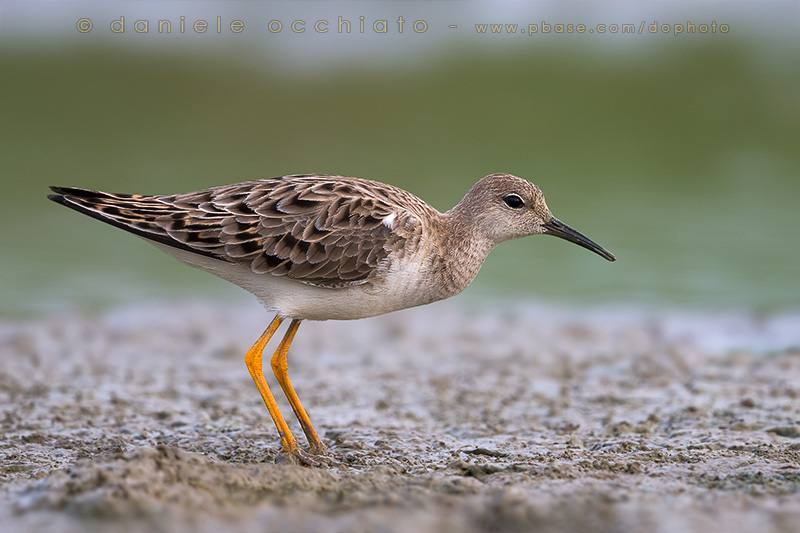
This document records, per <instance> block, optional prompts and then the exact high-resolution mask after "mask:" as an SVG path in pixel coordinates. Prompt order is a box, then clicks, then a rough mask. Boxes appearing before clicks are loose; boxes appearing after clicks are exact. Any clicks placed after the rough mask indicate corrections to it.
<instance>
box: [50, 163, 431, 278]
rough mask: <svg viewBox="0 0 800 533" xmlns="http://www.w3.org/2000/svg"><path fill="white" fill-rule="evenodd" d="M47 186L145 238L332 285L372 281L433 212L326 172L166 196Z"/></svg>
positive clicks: (389, 191) (399, 194) (398, 192)
mask: <svg viewBox="0 0 800 533" xmlns="http://www.w3.org/2000/svg"><path fill="white" fill-rule="evenodd" d="M52 189H53V191H54V192H56V193H57V194H56V195H51V196H50V198H51V199H52V200H54V201H57V202H59V203H61V204H64V205H66V206H68V207H71V208H73V209H76V210H78V211H81V212H83V213H85V214H87V215H90V216H92V217H94V218H97V219H99V220H102V221H104V222H107V223H109V224H112V225H114V226H117V227H120V228H122V229H125V230H127V231H129V232H132V233H135V234H137V235H139V236H141V237H144V238H145V239H148V240H151V241H154V242H158V243H160V244H164V245H167V246H171V247H174V248H178V249H182V250H186V251H189V252H193V253H197V254H201V255H205V256H210V257H214V258H217V259H220V260H223V261H227V262H229V263H234V264H239V265H242V266H247V267H249V268H251V269H252V270H253V272H256V273H270V274H273V275H276V276H285V277H287V278H290V279H294V280H297V281H300V282H304V283H308V284H312V285H317V286H321V287H330V288H335V287H343V286H348V285H357V284H361V283H366V282H367V281H369V277H370V275H371V274H372V273H373V272H374V271H375V270H376V268H378V266H379V265H380V264H381V262H382V261H383V260H384V259H385V258H386V257H387V255H388V254H389V250H390V249H397V250H400V251H402V249H403V247H404V246H405V245H406V244H407V243H408V241H409V240H412V241H417V242H418V240H419V238H420V235H421V231H422V228H421V226H422V220H423V218H424V217H423V216H421V215H423V214H424V211H426V210H432V208H431V207H430V206H428V205H427V204H425V203H424V202H423V201H422V200H420V199H419V198H417V197H416V196H414V195H412V194H410V193H408V192H406V191H404V190H402V189H399V188H396V187H392V186H389V185H384V184H381V183H378V182H373V181H369V180H363V179H359V178H346V177H342V176H325V175H296V176H285V177H282V178H273V179H265V180H257V181H250V182H244V183H239V184H235V185H227V186H222V187H214V188H211V189H205V190H202V191H197V192H192V193H186V194H176V195H170V196H143V195H128V194H111V193H104V192H97V191H88V190H85V189H77V188H68V187H52ZM412 244H416V243H412Z"/></svg>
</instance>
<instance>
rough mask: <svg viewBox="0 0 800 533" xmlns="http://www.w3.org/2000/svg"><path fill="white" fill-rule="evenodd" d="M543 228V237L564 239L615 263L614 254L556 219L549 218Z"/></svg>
mask: <svg viewBox="0 0 800 533" xmlns="http://www.w3.org/2000/svg"><path fill="white" fill-rule="evenodd" d="M544 228H545V231H544V233H545V235H555V236H556V237H561V238H562V239H566V240H568V241H570V242H574V243H575V244H577V245H578V246H583V247H584V248H586V249H587V250H591V251H593V252H594V253H596V254H597V255H599V256H601V257H603V258H605V259H607V260H609V261H616V260H617V258H616V257H614V254H612V253H611V252H609V251H608V250H606V249H605V248H603V247H602V246H600V245H599V244H597V243H596V242H594V241H593V240H591V239H590V238H589V237H587V236H586V235H584V234H583V233H581V232H580V231H576V230H574V229H572V228H570V227H569V226H567V225H566V224H564V223H563V222H561V221H560V220H558V219H557V218H556V217H553V218H551V219H550V220H548V221H547V222H545V223H544Z"/></svg>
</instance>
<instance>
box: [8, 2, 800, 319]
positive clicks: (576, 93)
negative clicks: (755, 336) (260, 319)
mask: <svg viewBox="0 0 800 533" xmlns="http://www.w3.org/2000/svg"><path fill="white" fill-rule="evenodd" d="M135 4H138V6H136V8H137V9H139V10H140V11H139V12H128V11H126V9H132V8H131V6H132V5H135ZM167 4H169V5H170V6H171V9H172V11H169V12H168V13H167V14H166V15H165V14H163V13H160V12H158V9H159V8H158V7H154V5H150V4H147V3H141V4H140V3H127V4H113V3H112V4H111V5H112V6H113V7H111V8H109V7H107V6H108V4H104V6H106V7H105V8H104V9H102V10H101V9H100V8H99V7H97V5H98V4H93V3H85V4H82V3H77V5H76V6H73V8H71V9H70V10H66V11H59V12H57V13H55V14H53V15H52V17H51V18H50V19H49V22H48V24H47V25H46V27H45V28H44V29H43V30H42V31H41V32H38V33H36V32H33V33H32V34H31V33H30V32H28V33H26V31H25V28H26V27H27V28H30V27H31V26H30V25H31V24H33V27H34V28H35V27H36V24H37V23H36V22H31V21H30V20H27V19H24V17H21V15H20V13H24V10H25V9H26V8H24V7H21V6H20V5H17V6H16V11H15V10H13V9H12V10H10V11H9V9H8V7H7V6H6V8H5V11H4V12H3V15H4V16H3V18H2V26H0V30H2V32H1V33H0V72H1V73H2V83H0V109H2V116H1V118H0V120H2V123H1V124H0V138H2V143H0V162H2V163H1V164H0V172H2V179H3V184H4V188H3V192H2V196H0V205H2V209H0V251H1V252H2V255H0V268H1V269H2V276H3V281H2V285H3V288H2V294H0V312H2V313H3V314H6V315H20V314H28V313H37V312H43V311H50V310H54V309H64V308H70V307H73V306H78V307H80V308H90V309H91V308H97V307H98V306H107V305H118V304H121V303H125V302H130V301H136V302H142V301H153V300H163V299H167V298H195V297H200V298H205V297H210V298H238V297H241V294H243V293H242V291H240V290H239V289H236V288H235V287H232V286H229V285H228V284H227V282H224V281H222V280H218V279H216V278H214V277H213V276H211V275H209V274H206V273H203V272H200V271H195V270H193V269H189V268H187V267H185V266H183V265H181V264H179V263H178V262H176V261H174V260H173V259H171V258H169V257H167V256H166V255H164V254H163V253H161V252H160V251H158V250H157V249H155V248H154V247H151V246H149V245H147V244H146V243H144V242H142V241H140V240H139V239H137V238H135V237H133V236H131V235H127V234H125V233H123V232H121V231H119V230H117V229H115V228H112V227H109V226H105V225H103V224H100V223H98V222H97V221H95V220H92V219H90V218H88V217H85V216H82V215H79V214H77V213H74V212H71V211H68V210H66V209H64V208H63V207H60V206H58V205H56V204H54V203H51V202H48V201H47V200H46V198H45V195H46V194H47V192H48V190H47V186H48V185H56V184H57V185H74V186H82V187H88V188H95V189H104V190H110V191H115V192H136V193H165V194H166V193H174V192H184V191H190V190H196V189H200V188H204V187H209V186H213V185H221V184H227V183H234V182H237V181H243V180H249V179H254V178H260V177H273V176H280V175H283V174H289V173H309V172H319V173H331V174H344V175H352V176H361V177H368V178H372V179H377V180H379V181H384V182H387V183H392V184H394V185H398V186H400V187H403V188H405V189H407V190H409V191H411V192H413V193H415V194H417V195H418V196H420V197H422V198H424V199H426V200H427V201H429V202H430V203H431V204H432V205H433V206H434V207H436V208H438V209H440V210H443V211H444V210H447V209H449V208H450V207H452V206H453V205H454V204H455V203H457V202H458V201H459V200H460V198H461V197H462V196H463V195H464V193H465V192H466V191H467V190H468V189H469V187H470V186H471V185H472V184H473V183H474V182H475V181H476V180H477V179H479V178H480V177H482V176H484V175H486V174H489V173H492V172H510V173H514V174H517V175H519V176H522V177H525V178H527V179H529V180H531V181H533V182H535V183H536V184H537V185H539V186H540V187H541V188H542V189H543V190H544V192H545V194H546V197H547V200H548V204H549V206H550V208H551V210H552V211H553V213H554V214H555V215H556V216H557V217H559V218H560V219H561V220H563V221H564V222H566V223H568V224H570V225H571V226H573V227H575V228H576V229H578V230H580V231H582V232H583V233H585V234H587V235H588V236H589V237H590V238H592V239H594V240H595V241H597V242H599V243H600V244H602V245H603V246H605V247H606V248H608V249H609V250H611V251H612V252H614V253H615V254H616V255H617V257H618V261H617V262H616V263H607V262H605V261H603V260H602V259H601V258H599V257H597V256H595V255H593V254H591V253H589V252H587V251H586V250H583V249H580V248H578V247H576V246H573V245H569V244H567V243H566V242H564V241H560V240H557V239H553V238H549V237H535V238H528V239H522V240H518V241H512V242H508V243H504V244H503V245H501V246H500V247H498V248H497V249H496V250H495V251H494V252H493V253H492V255H491V256H490V258H489V260H488V261H487V262H486V264H485V265H484V268H483V270H482V271H481V274H480V275H479V276H478V279H477V280H476V281H475V283H474V284H473V286H472V288H471V289H470V290H469V291H467V295H466V296H464V298H465V299H464V300H463V301H464V302H478V303H481V302H485V301H489V302H499V301H503V300H504V299H506V298H514V299H530V300H536V301H539V302H558V303H561V304H566V305H605V304H612V305H616V304H622V305H635V306H647V307H669V308H679V309H710V310H729V309H743V310H752V311H756V312H762V311H763V312H774V311H783V310H787V309H797V307H798V303H800V276H799V275H798V271H799V270H800V268H799V267H800V246H798V244H800V239H798V236H797V228H798V227H799V226H800V214H799V212H800V211H799V210H798V206H797V204H798V199H799V198H800V179H798V178H799V177H800V53H799V52H798V47H797V46H796V40H795V41H792V40H791V39H789V40H788V43H789V44H787V41H786V37H785V36H781V35H778V34H779V33H780V32H773V31H771V29H770V27H769V24H768V23H769V22H770V21H771V20H772V19H773V18H774V21H775V23H776V24H777V23H778V22H780V20H781V19H785V17H783V16H782V12H781V11H780V10H776V11H775V12H774V13H770V12H769V6H770V4H765V7H764V10H765V11H764V12H762V14H761V15H762V17H763V20H762V21H761V22H762V24H761V26H760V27H756V25H754V24H751V25H750V26H748V20H747V19H746V17H741V16H740V18H739V19H737V18H736V14H735V13H732V14H729V15H728V17H727V18H726V16H725V15H726V13H724V12H723V13H714V14H713V16H712V15H707V14H700V15H692V16H696V17H698V18H697V22H698V23H699V22H701V21H702V20H705V21H710V20H711V19H713V18H716V20H721V19H723V20H730V21H731V22H730V25H731V31H730V32H728V33H727V34H724V35H723V34H719V33H717V34H714V35H711V34H707V35H694V36H687V37H686V38H680V37H674V36H670V35H636V36H625V37H622V36H617V37H615V38H612V37H610V36H609V37H608V38H607V39H606V38H601V37H599V36H582V37H580V38H577V37H574V36H572V37H570V36H563V38H561V37H556V36H552V38H550V37H551V36H548V37H547V38H545V37H541V38H539V37H536V38H535V39H534V38H532V37H530V36H525V37H524V38H521V36H518V35H484V36H478V35H476V34H475V32H474V31H471V28H474V23H477V22H502V23H505V22H517V23H520V24H527V23H529V22H539V21H540V20H541V18H542V17H541V16H540V15H538V14H537V13H536V12H535V11H533V12H531V11H526V12H525V13H519V12H517V11H514V10H511V11H506V12H503V11H502V10H500V9H499V8H498V10H497V11H492V12H491V16H490V15H489V14H486V13H485V12H483V11H480V10H478V11H473V12H467V13H466V14H465V13H463V12H460V13H459V14H458V15H456V14H455V11H454V10H457V9H458V8H457V6H456V5H455V4H456V3H450V2H445V3H438V4H436V9H435V10H434V11H432V12H423V13H421V14H417V15H415V10H423V9H428V8H424V7H423V6H422V5H421V4H418V3H413V4H408V3H390V2H387V3H383V4H381V5H380V6H379V7H377V8H376V7H375V4H372V5H371V6H370V8H369V9H371V10H372V11H368V16H367V20H368V21H369V20H374V19H380V18H387V19H389V20H390V21H391V20H394V19H395V18H396V17H397V14H398V13H405V19H406V20H407V21H413V20H415V19H418V18H426V20H427V22H428V25H429V29H428V31H427V32H426V33H425V34H423V35H413V34H404V35H403V36H398V35H394V36H389V38H388V39H387V42H388V43H390V44H389V45H388V46H387V45H385V43H381V42H379V41H376V39H377V37H376V36H374V35H364V36H359V35H349V36H347V35H344V36H343V35H334V34H330V35H327V36H320V35H304V36H298V35H289V34H287V33H286V32H283V33H281V34H280V35H275V36H273V35H270V34H269V33H268V32H267V30H266V29H264V27H258V25H257V24H256V22H258V23H261V24H262V26H263V22H264V21H265V20H269V19H270V18H273V17H274V16H278V17H279V18H282V20H283V23H284V24H286V22H287V21H291V20H292V19H293V18H296V17H297V16H298V15H293V14H292V12H291V9H292V8H291V7H290V6H288V5H287V4H286V3H281V4H280V6H281V9H282V10H283V11H280V12H279V14H278V15H270V14H266V13H261V12H258V11H257V9H260V8H258V7H254V6H252V5H250V6H246V7H242V8H241V9H242V10H244V15H241V14H239V15H238V18H243V19H244V20H245V21H246V23H247V24H248V26H247V29H246V32H245V34H244V36H242V38H241V39H239V38H233V37H230V36H228V37H225V36H222V37H214V36H203V38H197V37H196V36H186V37H182V36H164V35H161V36H159V35H135V34H133V33H132V32H131V31H126V33H125V35H119V36H113V35H110V34H109V32H108V31H107V26H108V22H109V21H110V20H112V19H114V18H117V16H118V15H124V14H126V13H128V20H129V26H130V21H132V20H135V19H137V18H149V19H150V20H151V21H152V20H155V19H158V18H171V19H172V20H173V21H174V20H176V19H177V18H178V14H183V15H185V16H186V18H187V19H188V20H192V19H195V18H207V19H209V20H211V19H212V15H216V14H217V12H219V14H225V15H226V17H227V18H228V19H230V18H237V16H234V14H231V10H233V11H235V8H236V6H241V5H242V4H241V3H239V4H237V3H231V4H227V5H226V4H222V3H219V4H215V3H211V4H205V9H206V11H204V12H203V13H200V14H196V13H193V12H192V9H193V8H192V7H191V5H189V4H185V3H167ZM302 4H303V6H304V7H303V8H302V9H304V10H306V11H309V12H312V11H313V10H314V9H317V8H319V9H323V7H321V6H322V5H321V4H318V3H313V2H308V3H305V2H304V3H302ZM366 4H367V3H356V4H344V3H343V4H340V5H339V4H336V3H333V4H330V3H328V4H326V5H325V6H324V10H325V11H324V12H323V13H322V15H318V16H313V14H311V15H303V16H306V17H307V18H308V19H309V20H313V19H316V18H328V19H330V20H332V21H335V20H336V16H337V13H343V14H344V15H345V16H346V17H347V18H350V19H351V20H353V21H356V20H357V19H358V16H359V13H361V12H363V11H364V10H365V9H367V8H366V7H364V6H365V5H366ZM176 5H178V7H179V8H180V9H182V11H180V13H179V12H178V11H175V9H177V8H176V7H175V6H176ZM543 5H544V4H543ZM546 5H547V6H551V7H552V5H553V4H546ZM209 6H210V7H209ZM231 6H233V7H231ZM332 6H333V7H332ZM359 6H361V7H359ZM637 6H638V7H637V9H638V10H640V11H641V12H637V13H634V14H632V13H627V14H626V16H625V17H622V14H617V15H615V14H611V15H607V17H606V18H609V17H612V16H618V17H622V18H626V20H628V19H634V20H639V19H642V20H647V21H648V22H651V21H653V20H657V17H658V16H661V20H663V21H664V22H668V21H669V20H667V19H664V18H663V17H664V15H663V14H661V13H659V12H658V11H657V10H656V7H653V6H650V7H648V5H647V4H641V5H638V4H637ZM162 9H163V8H162ZM248 9H249V11H248ZM376 9H378V10H383V11H382V12H376V11H375V10H376ZM647 9H651V11H649V12H648V11H647ZM98 10H99V11H98ZM142 10H144V12H143V13H142V12H141V11H142ZM147 10H151V12H147ZM209 10H210V15H209ZM215 10H216V11H215ZM254 10H255V11H254ZM376 13H377V14H376ZM381 13H383V15H382V14H381ZM548 13H550V14H549V16H548V19H549V20H553V21H554V22H557V21H558V20H563V21H565V22H570V21H571V20H576V19H577V20H576V21H580V20H582V19H580V17H581V16H582V15H581V13H579V12H568V13H562V14H561V15H553V14H552V13H551V12H548ZM81 16H83V17H92V20H93V22H94V25H95V27H94V29H93V31H92V32H91V33H89V34H79V33H78V32H77V31H76V30H75V24H76V20H78V18H79V17H81ZM671 16H672V17H673V19H674V20H675V21H676V22H678V21H682V20H684V19H686V18H687V16H688V15H687V14H683V13H677V14H675V13H673V14H672V15H671ZM448 17H449V18H448ZM559 17H560V18H559ZM451 19H452V20H458V27H459V28H458V30H448V28H447V23H448V21H449V20H451ZM701 19H702V20H701ZM25 20H27V22H24V21H25ZM587 20H591V17H588V15H587ZM661 20H660V21H659V23H661ZM20 21H23V22H24V24H23V22H20ZM611 22H613V20H612V21H611ZM783 22H784V23H785V20H784V21H783ZM17 23H19V24H21V25H22V26H23V29H19V28H18V27H17V28H15V27H14V25H15V24H17ZM368 23H369V22H368ZM25 24H28V26H25ZM152 24H153V22H151V25H152ZM470 25H472V26H470ZM331 27H333V23H332V24H331ZM54 28H55V29H54ZM56 29H57V30H58V31H56ZM45 30H46V31H45ZM59 32H60V33H59ZM206 37H208V38H206ZM358 38H363V40H362V41H359V40H358ZM181 39H184V40H181ZM270 39H273V40H270ZM302 39H305V40H302ZM337 39H338V40H337Z"/></svg>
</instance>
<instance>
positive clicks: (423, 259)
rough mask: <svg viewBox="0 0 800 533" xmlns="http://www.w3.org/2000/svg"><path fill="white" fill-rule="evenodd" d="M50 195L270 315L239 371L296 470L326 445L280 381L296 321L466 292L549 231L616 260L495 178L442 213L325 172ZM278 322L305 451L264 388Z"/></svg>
mask: <svg viewBox="0 0 800 533" xmlns="http://www.w3.org/2000/svg"><path fill="white" fill-rule="evenodd" d="M50 189H51V190H52V192H53V193H55V194H51V195H48V198H49V199H50V200H53V201H55V202H57V203H59V204H62V205H64V206H66V207H69V208H71V209H74V210H76V211H78V212H80V213H83V214H86V215H88V216H90V217H93V218H96V219H98V220H101V221H102V222H105V223H107V224H110V225H112V226H116V227H118V228H121V229H123V230H125V231H128V232H130V233H133V234H134V235H137V236H139V237H141V238H143V239H145V240H146V241H148V242H149V243H151V244H153V245H155V246H156V247H158V248H160V249H161V250H163V251H164V252H166V253H168V254H169V255H172V256H173V257H175V258H176V259H178V260H179V261H182V262H184V263H186V264H188V265H190V266H193V267H197V268H199V269H202V270H205V271H208V272H210V273H212V274H215V275H217V276H219V277H221V278H224V279H226V280H228V281H230V282H232V283H234V284H236V285H238V286H240V287H242V288H244V289H245V290H247V291H249V292H250V293H252V294H253V295H255V296H256V298H257V299H258V300H259V301H260V303H261V304H262V305H263V306H264V307H265V308H266V309H267V310H268V311H269V312H271V313H273V314H274V315H275V316H274V318H273V319H272V321H271V322H270V323H269V325H268V326H267V328H266V329H265V330H264V332H263V333H262V334H261V336H260V337H259V338H258V340H257V341H256V342H255V344H253V346H252V347H251V348H250V349H249V350H248V351H247V353H246V354H245V364H246V366H247V368H248V370H249V372H250V375H251V377H252V379H253V381H254V382H255V385H256V387H257V389H258V391H259V393H260V394H261V398H262V399H263V401H264V404H265V405H266V407H267V410H268V411H269V414H270V416H271V418H272V420H273V422H274V423H275V426H276V428H277V431H278V434H279V436H280V445H281V454H280V455H282V456H285V457H287V458H289V459H290V460H292V461H295V462H299V463H300V464H305V465H313V464H316V463H315V461H314V457H321V456H325V455H326V454H327V449H326V446H325V444H324V443H323V442H322V440H321V439H320V438H319V436H318V435H317V432H316V430H315V429H314V426H313V425H312V424H311V420H310V419H309V416H308V414H307V413H306V411H305V409H304V408H303V406H302V404H301V403H300V399H299V398H298V396H297V393H296V392H295V390H294V387H293V386H292V383H291V381H290V380H289V374H288V361H287V352H288V350H289V347H290V345H291V344H292V341H293V339H294V336H295V334H296V332H297V329H298V327H299V325H300V323H301V322H302V321H303V320H311V321H314V320H353V319H359V318H366V317H370V316H376V315H381V314H384V313H389V312H392V311H397V310H400V309H406V308H410V307H415V306H420V305H425V304H429V303H432V302H435V301H438V300H443V299H445V298H449V297H451V296H453V295H455V294H458V293H460V292H461V291H463V290H464V289H465V288H466V287H467V286H468V285H469V284H470V283H471V282H472V280H473V279H474V278H475V276H476V275H477V273H478V270H479V269H480V267H481V265H482V264H483V262H484V260H485V259H486V257H487V256H488V254H489V252H490V251H491V250H492V249H493V248H494V247H495V246H497V245H498V244H499V243H501V242H504V241H507V240H510V239H514V238H519V237H525V236H530V235H537V234H544V235H553V236H556V237H560V238H562V239H566V240H567V241H570V242H572V243H575V244H577V245H579V246H582V247H583V248H586V249H588V250H591V251H592V252H595V253H596V254H598V255H600V256H601V257H603V258H605V259H606V260H608V261H615V260H616V258H615V256H614V255H613V254H612V253H611V252H609V251H607V250H606V249H604V248H603V247H602V246H600V245H598V244H596V243H595V242H594V241H592V240H590V239H589V238H588V237H586V236H585V235H583V234H582V233H580V232H578V231H576V230H574V229H572V228H571V227H569V226H567V225H566V224H564V223H562V222H561V221H560V220H558V219H557V218H555V217H554V216H553V215H552V213H551V212H550V209H549V208H548V207H547V204H546V203H545V199H544V195H543V193H542V191H541V189H539V187H537V186H536V185H534V184H533V183H531V182H529V181H527V180H525V179H523V178H519V177H517V176H514V175H511V174H505V173H496V174H490V175H488V176H486V177H484V178H481V179H480V180H478V181H477V182H476V183H475V185H474V186H472V188H470V190H469V191H468V192H467V194H466V195H465V196H464V197H463V199H462V200H461V201H460V202H459V203H458V204H457V205H456V206H455V207H453V208H452V209H450V210H449V211H447V212H444V213H442V212H439V211H438V210H436V209H435V208H433V207H432V206H430V205H429V204H428V203H426V202H425V201H423V200H421V199H420V198H418V197H417V196H415V195H413V194H411V193H410V192H407V191H406V190H404V189H401V188H399V187H395V186H393V185H389V184H385V183H381V182H377V181H372V180H368V179H363V178H354V177H346V176H337V175H326V174H294V175H288V176H282V177H277V178H267V179H258V180H253V181H245V182H241V183H236V184H233V185H223V186H218V187H211V188H207V189H204V190H199V191H196V192H189V193H183V194H172V195H139V194H114V193H107V192H101V191H93V190H88V189H82V188H76V187H58V186H52V187H50ZM284 321H289V322H290V324H289V327H288V329H287V331H286V332H285V334H284V336H283V339H282V340H281V341H280V343H279V345H278V347H277V349H276V351H275V353H274V355H273V356H272V358H271V359H270V365H271V367H272V371H273V374H274V376H275V378H276V380H277V382H278V384H279V385H280V387H281V389H282V390H283V393H284V395H285V396H286V399H287V400H288V402H289V404H290V406H291V408H292V410H293V411H294V414H295V416H296V417H297V420H298V421H299V424H300V427H301V429H302V431H303V432H304V433H305V436H306V439H307V441H308V445H309V449H308V453H307V452H306V451H304V450H302V449H301V448H300V447H299V446H298V444H297V440H296V439H295V437H294V435H293V434H292V432H291V431H290V429H289V426H288V424H287V422H286V420H285V419H284V417H283V415H282V414H281V412H280V410H279V409H278V405H277V403H276V401H275V398H274V396H273V394H272V392H271V391H270V388H269V386H268V385H267V382H266V380H265V378H264V372H263V367H262V354H263V351H264V348H265V347H266V345H267V343H268V342H269V340H270V339H271V338H272V336H273V335H274V334H275V332H276V331H277V330H278V328H279V327H280V326H281V324H282V323H283V322H284ZM309 453H310V456H309Z"/></svg>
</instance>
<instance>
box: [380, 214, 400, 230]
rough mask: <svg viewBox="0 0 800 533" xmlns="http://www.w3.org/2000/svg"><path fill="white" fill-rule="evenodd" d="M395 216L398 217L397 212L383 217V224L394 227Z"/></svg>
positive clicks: (390, 227)
mask: <svg viewBox="0 0 800 533" xmlns="http://www.w3.org/2000/svg"><path fill="white" fill-rule="evenodd" d="M395 218H397V215H396V214H395V213H392V214H391V215H389V216H387V217H386V218H384V219H383V225H384V226H386V227H387V228H389V229H392V226H393V225H394V219H395Z"/></svg>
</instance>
